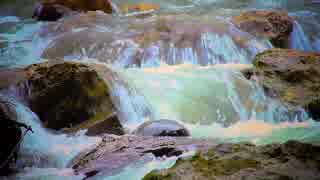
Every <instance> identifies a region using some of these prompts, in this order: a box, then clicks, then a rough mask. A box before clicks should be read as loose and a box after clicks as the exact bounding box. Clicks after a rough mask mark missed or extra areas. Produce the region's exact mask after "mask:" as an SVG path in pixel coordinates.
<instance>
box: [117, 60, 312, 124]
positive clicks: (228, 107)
mask: <svg viewBox="0 0 320 180" xmlns="http://www.w3.org/2000/svg"><path fill="white" fill-rule="evenodd" d="M230 66H232V65H231V64H230ZM218 67H219V66H218ZM218 67H215V66H213V67H197V66H194V65H179V66H168V65H162V66H160V67H157V68H144V69H135V68H134V69H128V70H123V71H121V73H122V74H123V76H124V77H126V78H127V79H128V82H131V83H130V85H131V86H133V87H135V88H137V89H138V90H140V92H141V93H142V94H143V95H144V96H145V98H146V100H147V102H149V103H150V104H151V106H152V110H153V111H154V113H153V114H154V116H155V118H156V119H172V120H177V121H180V122H181V121H182V122H184V123H191V124H198V123H200V124H212V123H219V124H222V125H225V126H229V125H231V124H233V123H235V122H238V121H246V120H249V119H258V120H262V121H266V122H272V123H279V122H284V121H294V120H295V119H296V120H299V121H304V120H306V119H308V116H307V114H306V112H304V110H303V109H299V108H297V109H296V110H294V111H292V110H289V109H287V108H286V107H285V106H283V105H282V104H281V103H279V102H277V101H276V100H273V99H270V98H268V97H266V96H265V95H264V92H263V90H262V89H261V88H260V87H259V86H257V85H256V84H255V83H252V82H250V81H248V80H246V79H245V78H244V77H243V76H242V75H241V74H240V73H239V72H234V71H231V70H228V66H225V67H223V68H218ZM194 92H198V93H194ZM129 98H131V97H129ZM194 107H197V108H194ZM140 122H141V121H140Z"/></svg>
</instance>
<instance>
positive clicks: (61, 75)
mask: <svg viewBox="0 0 320 180" xmlns="http://www.w3.org/2000/svg"><path fill="white" fill-rule="evenodd" d="M26 73H27V82H28V84H29V85H30V91H31V93H30V97H29V102H30V107H31V109H32V110H33V111H34V112H35V113H36V114H37V115H38V116H39V118H40V119H41V120H42V121H44V122H45V126H46V127H48V128H52V129H56V130H60V129H62V128H72V127H73V128H74V127H77V126H78V125H79V126H80V127H81V128H85V127H87V126H81V123H84V122H86V121H90V120H93V119H94V120H95V121H98V120H101V119H102V120H104V118H105V117H107V116H109V115H110V114H112V113H113V112H114V111H115V109H114V106H113V103H112V101H111V98H110V94H109V88H108V86H107V84H106V83H105V82H104V80H103V79H102V78H100V76H99V75H98V73H97V72H96V71H95V70H94V69H93V68H91V67H89V66H88V65H85V64H81V63H75V62H62V63H52V62H45V63H40V64H34V65H31V66H29V67H27V68H26ZM77 129H79V128H77Z"/></svg>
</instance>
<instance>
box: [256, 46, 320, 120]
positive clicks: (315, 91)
mask: <svg viewBox="0 0 320 180" xmlns="http://www.w3.org/2000/svg"><path fill="white" fill-rule="evenodd" d="M319 66H320V53H308V52H302V51H296V50H286V49H271V50H268V51H265V52H263V53H260V54H258V55H257V56H256V58H255V60H254V67H255V73H256V75H255V78H256V79H258V82H259V83H261V84H262V85H263V87H264V88H265V90H266V91H267V94H268V95H270V96H273V97H277V98H279V99H280V100H281V101H282V102H284V103H288V104H292V105H296V106H301V107H304V108H305V109H306V110H307V111H308V112H309V113H310V115H311V116H312V117H313V118H314V119H319V118H320V113H319V112H320V91H319V89H320V69H319Z"/></svg>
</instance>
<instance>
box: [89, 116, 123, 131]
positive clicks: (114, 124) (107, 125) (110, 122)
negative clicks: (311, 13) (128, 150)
mask: <svg viewBox="0 0 320 180" xmlns="http://www.w3.org/2000/svg"><path fill="white" fill-rule="evenodd" d="M105 133H108V134H115V135H123V134H124V129H123V127H122V125H121V123H120V121H119V119H118V116H117V114H116V113H113V114H111V115H110V116H108V117H106V119H105V120H103V121H101V122H95V123H92V124H90V126H89V128H88V130H87V132H86V135H88V136H97V135H102V134H105Z"/></svg>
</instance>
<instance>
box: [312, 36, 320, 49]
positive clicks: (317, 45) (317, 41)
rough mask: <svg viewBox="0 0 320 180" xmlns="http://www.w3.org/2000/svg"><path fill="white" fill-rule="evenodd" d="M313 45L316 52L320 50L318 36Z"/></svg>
mask: <svg viewBox="0 0 320 180" xmlns="http://www.w3.org/2000/svg"><path fill="white" fill-rule="evenodd" d="M313 47H314V49H315V50H316V51H317V52H320V37H319V38H317V39H316V40H315V41H314V42H313Z"/></svg>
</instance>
